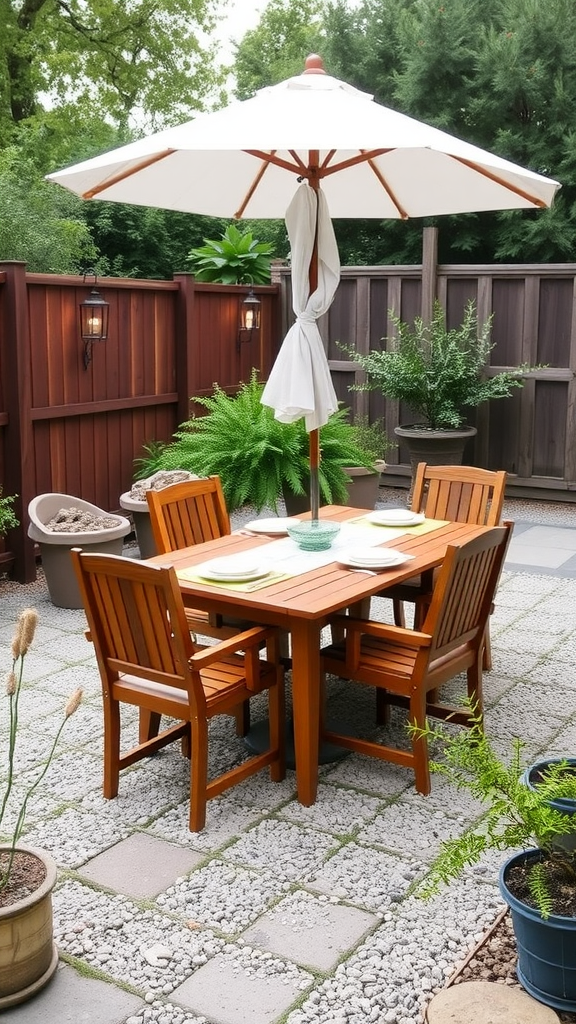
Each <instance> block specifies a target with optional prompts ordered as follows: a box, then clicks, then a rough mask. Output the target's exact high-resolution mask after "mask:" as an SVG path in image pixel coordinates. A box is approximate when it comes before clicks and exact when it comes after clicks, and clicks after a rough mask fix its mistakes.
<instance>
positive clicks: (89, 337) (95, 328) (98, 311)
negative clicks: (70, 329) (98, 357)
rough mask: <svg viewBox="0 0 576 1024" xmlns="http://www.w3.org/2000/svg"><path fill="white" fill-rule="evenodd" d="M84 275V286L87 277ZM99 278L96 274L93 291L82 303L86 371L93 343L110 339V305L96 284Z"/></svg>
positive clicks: (81, 333) (81, 322)
mask: <svg viewBox="0 0 576 1024" xmlns="http://www.w3.org/2000/svg"><path fill="white" fill-rule="evenodd" d="M87 276H88V275H87V274H84V284H86V277H87ZM97 282H98V278H97V277H96V274H94V284H93V286H92V291H91V292H90V295H89V296H88V298H87V299H84V302H81V303H80V335H81V338H82V342H83V345H84V369H85V370H87V369H88V366H89V364H90V360H91V359H92V343H93V342H95V341H106V338H107V337H108V315H109V313H110V304H109V303H108V302H106V300H105V299H103V298H102V296H101V295H100V292H99V291H98V289H97V287H96V284H97Z"/></svg>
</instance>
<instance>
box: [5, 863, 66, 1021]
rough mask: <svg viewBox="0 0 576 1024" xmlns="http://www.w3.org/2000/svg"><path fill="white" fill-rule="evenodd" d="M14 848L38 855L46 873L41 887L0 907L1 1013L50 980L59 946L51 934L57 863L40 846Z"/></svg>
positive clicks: (29, 995)
mask: <svg viewBox="0 0 576 1024" xmlns="http://www.w3.org/2000/svg"><path fill="white" fill-rule="evenodd" d="M2 849H3V848H2V847H0V851H1V850H2ZM4 849H5V847H4ZM17 849H18V850H20V851H22V852H24V853H29V854H31V855H32V856H34V857H37V858H38V860H40V861H41V862H42V864H43V865H44V868H45V872H46V874H45V878H44V881H43V882H42V883H41V885H40V887H39V888H38V889H36V890H35V891H34V892H33V893H31V894H30V895H29V896H24V897H23V898H22V899H20V900H18V901H17V902H16V903H12V904H11V905H10V906H7V907H0V1013H2V1011H3V1010H6V1009H7V1008H8V1007H9V1006H15V1005H16V1004H17V1003H23V1002H24V1001H25V1000H26V999H30V997H31V996H33V995H35V994H36V992H38V991H39V990H40V989H41V988H43V987H44V985H46V984H47V983H48V982H49V981H50V978H51V977H52V975H53V974H54V971H55V970H56V968H57V966H58V950H57V949H56V946H55V944H54V939H53V935H52V889H53V888H54V885H55V884H56V864H55V863H54V861H53V859H52V857H50V855H49V854H47V853H45V852H44V851H43V850H35V849H30V848H29V847H27V846H22V845H19V846H18V847H17Z"/></svg>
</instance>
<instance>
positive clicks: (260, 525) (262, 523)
mask: <svg viewBox="0 0 576 1024" xmlns="http://www.w3.org/2000/svg"><path fill="white" fill-rule="evenodd" d="M299 522H300V520H299V519H290V518H286V517H284V518H283V519H282V518H279V517H275V518H274V519H253V520H252V522H250V523H245V524H244V529H245V530H250V531H251V532H252V533H272V534H278V535H279V536H280V535H281V534H287V533H288V527H289V526H294V524H295V523H299Z"/></svg>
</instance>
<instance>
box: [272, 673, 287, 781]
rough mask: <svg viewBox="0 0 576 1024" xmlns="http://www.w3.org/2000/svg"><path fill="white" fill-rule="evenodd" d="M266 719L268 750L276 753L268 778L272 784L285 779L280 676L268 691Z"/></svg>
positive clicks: (282, 694) (283, 712) (283, 711)
mask: <svg viewBox="0 0 576 1024" xmlns="http://www.w3.org/2000/svg"><path fill="white" fill-rule="evenodd" d="M268 719H269V728H270V749H271V750H277V751H278V760H277V761H273V762H272V764H271V765H270V778H271V779H272V782H282V780H283V779H285V778H286V705H285V701H284V679H283V676H282V674H281V675H280V678H279V680H278V682H277V683H276V686H272V687H270V689H269V690H268Z"/></svg>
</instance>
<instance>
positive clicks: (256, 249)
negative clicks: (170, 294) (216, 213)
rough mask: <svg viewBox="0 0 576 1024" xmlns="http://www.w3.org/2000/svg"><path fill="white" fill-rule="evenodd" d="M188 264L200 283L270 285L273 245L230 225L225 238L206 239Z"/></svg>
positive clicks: (223, 236) (194, 250)
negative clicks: (257, 239)
mask: <svg viewBox="0 0 576 1024" xmlns="http://www.w3.org/2000/svg"><path fill="white" fill-rule="evenodd" d="M204 243H205V244H204V245H201V246H200V247H199V248H197V249H191V250H190V253H189V254H188V256H187V257H186V258H187V261H188V263H190V265H191V267H192V269H193V271H194V275H195V277H196V278H197V279H198V281H211V282H216V283H219V284H268V283H269V281H270V258H271V256H272V252H273V246H272V245H270V244H269V243H268V242H257V241H256V240H255V238H254V236H253V235H252V232H251V231H239V230H238V228H237V227H236V225H235V224H229V225H228V227H227V228H226V231H225V232H224V234H223V235H222V238H218V239H209V238H205V239H204Z"/></svg>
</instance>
